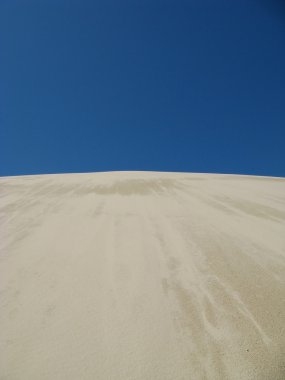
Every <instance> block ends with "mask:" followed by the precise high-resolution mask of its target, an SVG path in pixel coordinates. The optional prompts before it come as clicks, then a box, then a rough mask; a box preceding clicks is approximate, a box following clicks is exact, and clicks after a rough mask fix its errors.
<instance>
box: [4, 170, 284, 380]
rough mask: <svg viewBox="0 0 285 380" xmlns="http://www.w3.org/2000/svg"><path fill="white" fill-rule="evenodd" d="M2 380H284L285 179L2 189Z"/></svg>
mask: <svg viewBox="0 0 285 380" xmlns="http://www.w3.org/2000/svg"><path fill="white" fill-rule="evenodd" d="M0 212H1V239H0V251H1V252H0V260H1V265H0V294H1V297H0V306H1V312H0V344H1V346H0V379H1V380H79V379H80V380H87V379H88V380H89V379H92V380H93V379H94V380H120V379H122V380H128V379H129V380H156V379H159V380H160V379H161V380H174V379H175V380H182V379H183V380H184V379H185V380H200V379H210V380H216V379H217V380H220V379H226V380H228V379H230V380H244V379H248V380H252V379H258V380H260V379H261V380H281V379H283V380H284V379H285V179H281V178H271V177H250V176H234V175H211V174H187V173H156V172H113V173H112V172H111V173H95V174H66V175H43V176H40V175H39V176H23V177H2V178H0Z"/></svg>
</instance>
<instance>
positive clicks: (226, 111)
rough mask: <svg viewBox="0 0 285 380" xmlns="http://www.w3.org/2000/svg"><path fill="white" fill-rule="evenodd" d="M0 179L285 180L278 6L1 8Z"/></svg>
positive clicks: (214, 1)
mask: <svg viewBox="0 0 285 380" xmlns="http://www.w3.org/2000/svg"><path fill="white" fill-rule="evenodd" d="M0 15H1V16H0V83H1V86H0V111H1V112H0V175H2V176H3V175H18V174H43V173H62V172H90V171H109V170H156V171H186V172H215V173H236V174H256V175H272V176H285V6H284V5H282V1H277V0H271V1H269V0H268V1H266V0H252V1H251V0H246V1H243V0H236V1H235V0H188V1H186V0H185V1H183V0H172V1H168V0H163V1H162V0H161V1H160V0H129V1H127V0H102V1H99V0H98V1H96V0H90V1H89V0H78V1H74V0H1V3H0Z"/></svg>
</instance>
